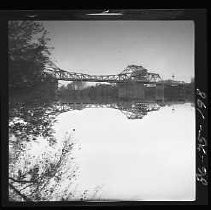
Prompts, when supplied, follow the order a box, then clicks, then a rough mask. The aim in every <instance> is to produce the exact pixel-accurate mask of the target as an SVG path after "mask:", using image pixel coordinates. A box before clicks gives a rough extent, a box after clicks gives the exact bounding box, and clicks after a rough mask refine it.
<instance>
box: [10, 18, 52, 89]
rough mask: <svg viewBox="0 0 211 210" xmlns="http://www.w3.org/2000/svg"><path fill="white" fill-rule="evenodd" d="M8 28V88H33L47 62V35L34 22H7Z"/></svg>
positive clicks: (40, 25) (39, 80)
mask: <svg viewBox="0 0 211 210" xmlns="http://www.w3.org/2000/svg"><path fill="white" fill-rule="evenodd" d="M8 28H9V31H8V42H9V43H8V46H9V49H8V61H9V87H12V88H25V87H32V86H35V85H36V84H38V83H40V82H41V80H42V72H43V70H44V68H45V65H46V64H47V63H48V62H49V55H50V51H49V50H50V48H49V46H48V45H47V43H48V41H49V40H50V39H49V38H48V36H47V35H48V33H47V31H46V30H45V28H44V27H43V25H42V24H41V23H40V22H36V21H9V23H8Z"/></svg>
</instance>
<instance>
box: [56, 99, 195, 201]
mask: <svg viewBox="0 0 211 210" xmlns="http://www.w3.org/2000/svg"><path fill="white" fill-rule="evenodd" d="M132 107H133V106H132ZM148 108H149V107H148ZM153 110H154V111H153ZM134 113H135V114H134ZM54 130H55V137H56V139H57V140H59V139H62V138H63V137H64V135H65V133H67V132H69V133H71V136H72V138H74V141H75V142H77V144H78V145H80V148H81V149H80V150H78V151H77V152H76V153H75V157H76V161H77V163H78V165H79V169H80V175H79V177H78V179H77V181H76V182H77V187H78V189H79V190H80V189H81V190H84V189H94V188H96V187H99V189H100V190H99V192H98V194H97V195H96V196H95V197H93V200H105V201H106V200H108V201H111V200H112V201H119V200H130V201H141V200H147V201H153V200H179V201H181V200H194V199H195V108H194V107H193V106H192V105H191V104H190V103H178V104H169V105H165V106H158V107H156V108H154V109H148V111H146V112H145V113H143V112H142V113H141V114H140V112H139V113H138V112H137V110H136V111H133V112H131V111H130V109H126V108H124V109H117V108H115V106H104V107H103V106H98V107H97V106H87V107H86V106H85V107H83V108H81V109H72V110H70V111H66V112H64V113H62V114H60V115H58V116H57V122H56V123H55V124H54Z"/></svg>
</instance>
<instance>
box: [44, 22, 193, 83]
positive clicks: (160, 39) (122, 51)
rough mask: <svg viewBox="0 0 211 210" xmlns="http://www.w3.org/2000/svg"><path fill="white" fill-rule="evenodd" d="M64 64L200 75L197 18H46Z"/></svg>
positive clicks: (92, 70) (95, 70)
mask: <svg viewBox="0 0 211 210" xmlns="http://www.w3.org/2000/svg"><path fill="white" fill-rule="evenodd" d="M43 23H44V26H45V27H46V29H47V30H48V31H49V32H50V34H49V36H50V37H51V45H52V46H53V47H55V49H54V50H53V52H52V57H53V58H54V59H55V60H56V63H57V64H58V65H59V67H60V68H62V69H64V70H67V71H74V72H81V73H88V74H99V75H101V74H118V73H120V72H121V71H123V70H124V68H126V66H127V65H131V64H134V65H142V66H143V67H145V68H146V69H148V70H149V72H154V73H158V74H160V76H161V77H162V78H163V79H169V78H172V75H173V74H174V75H175V79H176V80H183V81H188V82H189V81H190V79H191V77H193V76H194V23H193V22H192V21H44V22H43Z"/></svg>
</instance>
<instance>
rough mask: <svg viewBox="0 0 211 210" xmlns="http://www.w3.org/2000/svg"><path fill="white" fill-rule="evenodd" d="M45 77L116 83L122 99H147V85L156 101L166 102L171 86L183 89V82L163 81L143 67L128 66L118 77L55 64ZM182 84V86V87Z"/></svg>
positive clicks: (46, 71) (46, 69)
mask: <svg viewBox="0 0 211 210" xmlns="http://www.w3.org/2000/svg"><path fill="white" fill-rule="evenodd" d="M43 74H44V76H47V75H51V76H52V77H53V78H55V79H56V80H64V81H80V82H108V83H116V84H117V86H118V95H119V97H120V98H131V99H132V98H139V99H144V98H145V90H146V89H147V87H145V86H147V85H154V87H156V88H155V90H154V91H155V96H156V100H164V89H165V87H166V89H168V88H169V86H181V87H183V84H184V82H183V81H174V80H162V79H161V77H160V75H159V74H156V73H151V72H148V70H147V69H145V68H144V67H142V66H137V65H128V66H127V67H126V68H125V69H124V70H123V71H122V72H121V73H119V74H116V75H89V74H84V73H76V72H71V71H66V70H63V69H60V68H59V67H58V66H56V65H55V64H54V63H51V65H49V66H48V67H46V68H45V71H44V72H43ZM181 84H182V85H181Z"/></svg>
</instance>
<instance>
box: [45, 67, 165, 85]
mask: <svg viewBox="0 0 211 210" xmlns="http://www.w3.org/2000/svg"><path fill="white" fill-rule="evenodd" d="M45 74H50V75H52V76H53V77H54V78H55V79H57V80H64V81H83V82H109V83H126V82H131V81H132V82H138V83H145V84H150V83H160V82H162V80H161V77H160V75H159V74H156V73H149V72H148V71H147V70H146V69H145V68H143V67H142V66H135V65H129V66H127V67H126V69H124V70H123V71H122V72H121V73H120V74H116V75H89V74H84V73H76V72H70V71H66V70H63V69H60V68H59V67H57V66H56V65H55V64H52V65H51V66H49V67H47V68H46V69H45V72H44V76H45Z"/></svg>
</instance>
